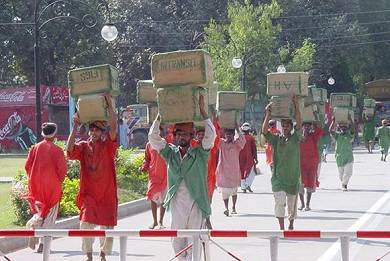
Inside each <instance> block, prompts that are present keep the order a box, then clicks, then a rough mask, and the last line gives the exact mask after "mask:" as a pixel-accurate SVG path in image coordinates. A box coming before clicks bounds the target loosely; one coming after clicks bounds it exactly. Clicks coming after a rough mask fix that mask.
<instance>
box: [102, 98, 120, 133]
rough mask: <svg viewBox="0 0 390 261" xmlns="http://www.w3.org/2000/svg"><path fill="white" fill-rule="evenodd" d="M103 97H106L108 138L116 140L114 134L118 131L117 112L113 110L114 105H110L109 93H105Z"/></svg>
mask: <svg viewBox="0 0 390 261" xmlns="http://www.w3.org/2000/svg"><path fill="white" fill-rule="evenodd" d="M104 97H105V98H106V102H107V106H108V108H107V111H108V123H109V124H110V132H109V135H110V138H111V140H116V134H117V131H118V122H117V120H118V119H117V118H118V116H117V114H116V112H115V109H114V106H113V105H112V96H111V94H110V93H105V94H104Z"/></svg>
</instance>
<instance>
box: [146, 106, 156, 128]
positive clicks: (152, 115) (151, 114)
mask: <svg viewBox="0 0 390 261" xmlns="http://www.w3.org/2000/svg"><path fill="white" fill-rule="evenodd" d="M157 114H158V106H157V104H156V105H150V104H149V105H148V122H149V124H152V123H153V121H154V120H155V119H156V117H157Z"/></svg>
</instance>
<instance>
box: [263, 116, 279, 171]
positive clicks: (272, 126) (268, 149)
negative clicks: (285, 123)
mask: <svg viewBox="0 0 390 261" xmlns="http://www.w3.org/2000/svg"><path fill="white" fill-rule="evenodd" d="M268 132H270V133H272V134H280V131H279V130H278V129H277V128H276V121H275V120H270V121H269V122H268ZM272 154H273V150H272V145H271V144H270V143H268V142H267V143H265V158H266V160H265V161H266V163H267V164H268V165H269V166H270V168H271V172H272V169H273V166H274V162H273V158H272Z"/></svg>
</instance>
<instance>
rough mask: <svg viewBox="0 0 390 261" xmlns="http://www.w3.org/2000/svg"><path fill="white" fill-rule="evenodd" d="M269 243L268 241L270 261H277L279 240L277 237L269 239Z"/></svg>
mask: <svg viewBox="0 0 390 261" xmlns="http://www.w3.org/2000/svg"><path fill="white" fill-rule="evenodd" d="M269 241H270V242H269V247H270V256H271V261H277V260H278V244H279V238H278V237H270V239H269Z"/></svg>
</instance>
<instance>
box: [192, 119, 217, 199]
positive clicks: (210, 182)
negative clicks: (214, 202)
mask: <svg viewBox="0 0 390 261" xmlns="http://www.w3.org/2000/svg"><path fill="white" fill-rule="evenodd" d="M213 125H214V128H215V132H216V134H217V136H216V137H215V140H214V146H213V148H212V149H211V150H210V156H209V161H208V163H207V194H208V196H209V199H210V200H211V199H212V198H213V193H214V190H215V185H216V182H217V178H216V176H215V172H216V170H217V165H218V151H219V144H220V142H221V126H220V124H219V121H218V120H214V121H213ZM197 146H199V142H198V141H196V140H192V141H191V147H193V148H195V147H197Z"/></svg>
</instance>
